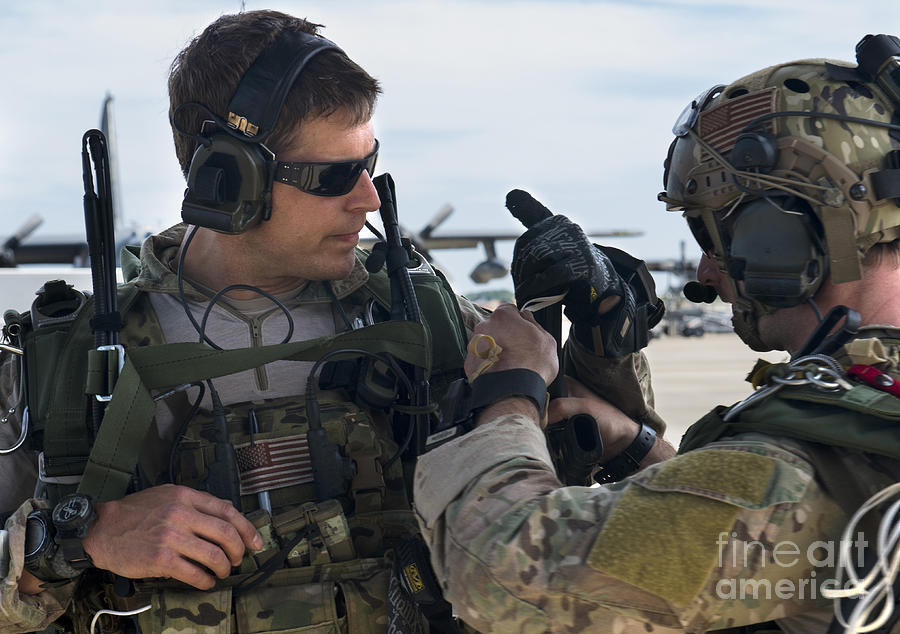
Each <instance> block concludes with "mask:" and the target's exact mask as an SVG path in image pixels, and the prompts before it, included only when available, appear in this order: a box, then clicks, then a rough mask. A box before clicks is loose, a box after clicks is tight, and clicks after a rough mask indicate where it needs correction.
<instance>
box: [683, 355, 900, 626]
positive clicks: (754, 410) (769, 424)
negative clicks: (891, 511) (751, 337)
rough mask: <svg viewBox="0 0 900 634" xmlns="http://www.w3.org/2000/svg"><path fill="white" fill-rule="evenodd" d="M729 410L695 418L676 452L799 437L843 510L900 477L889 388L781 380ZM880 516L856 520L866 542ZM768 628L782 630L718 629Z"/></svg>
mask: <svg viewBox="0 0 900 634" xmlns="http://www.w3.org/2000/svg"><path fill="white" fill-rule="evenodd" d="M787 365H788V364H773V365H769V366H768V367H764V368H762V369H764V370H765V373H766V374H767V376H771V375H773V374H774V375H776V376H777V375H779V374H782V375H783V374H784V373H785V372H786V371H787ZM758 368H760V366H759V365H758ZM751 374H752V373H751ZM738 405H739V404H738ZM732 407H735V406H732ZM730 409H731V407H726V406H721V405H720V406H718V407H716V408H715V409H713V410H712V411H710V412H709V413H708V414H706V415H705V416H704V417H703V418H701V419H700V420H699V421H697V422H696V423H694V424H693V425H692V426H691V427H690V428H689V429H688V430H687V432H686V433H685V435H684V436H683V438H682V442H681V445H680V446H679V448H678V453H679V454H683V453H686V452H688V451H690V450H692V449H697V448H699V447H702V446H704V445H707V444H709V443H711V442H715V441H717V440H720V439H724V438H727V437H730V436H736V435H738V434H745V433H760V434H766V435H769V436H774V437H785V438H791V439H793V440H799V441H802V442H803V447H802V448H803V451H804V453H805V454H806V458H807V459H808V461H809V462H810V463H811V465H812V467H813V469H814V470H815V477H816V479H817V480H818V482H819V485H820V486H821V487H822V488H823V489H824V490H825V491H826V492H827V493H828V495H829V496H830V497H831V498H832V499H833V500H835V501H836V502H837V503H838V505H839V506H840V507H841V508H842V509H844V510H845V511H846V512H847V513H848V514H851V513H852V512H853V511H854V510H855V509H857V508H859V507H860V506H861V505H862V504H863V503H864V502H865V501H866V500H867V499H868V498H869V497H871V496H872V495H874V494H875V493H877V492H878V491H880V490H882V489H884V488H885V487H887V486H890V485H891V484H894V483H895V482H900V435H898V433H897V425H898V424H900V398H898V397H896V396H894V395H892V394H889V393H887V392H884V391H882V390H879V389H876V388H874V387H870V386H869V385H865V384H861V383H854V384H850V386H849V389H846V387H842V388H841V389H823V388H821V387H816V385H815V384H806V385H785V386H783V387H781V388H780V389H778V390H777V391H773V392H772V393H771V394H769V395H768V396H766V397H764V398H761V399H759V400H758V402H756V403H755V404H753V405H752V406H750V407H747V408H745V409H742V410H741V411H740V413H739V414H737V416H734V417H733V418H731V417H729V418H730V419H729V420H727V421H726V420H725V418H726V417H727V415H728V411H729V410H730ZM879 517H880V513H870V514H869V515H867V516H866V517H865V518H863V520H862V521H861V522H860V530H861V532H862V533H863V535H865V539H866V540H867V541H868V543H870V544H874V543H876V539H875V535H877V530H878V522H879ZM896 618H898V617H897V616H895V617H893V619H896ZM767 627H768V628H771V629H767ZM767 631H772V632H777V631H780V630H779V629H778V627H777V625H775V624H774V623H767V624H758V625H755V626H750V627H743V628H734V629H727V630H722V632H726V633H727V634H744V633H748V632H767ZM829 631H831V630H829ZM835 631H837V630H835ZM886 631H888V629H887V628H886V629H879V630H878V632H886Z"/></svg>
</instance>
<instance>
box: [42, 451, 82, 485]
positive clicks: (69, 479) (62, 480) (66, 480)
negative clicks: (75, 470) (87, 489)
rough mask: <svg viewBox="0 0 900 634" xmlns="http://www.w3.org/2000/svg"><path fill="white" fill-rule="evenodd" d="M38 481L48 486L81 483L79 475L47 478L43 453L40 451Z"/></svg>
mask: <svg viewBox="0 0 900 634" xmlns="http://www.w3.org/2000/svg"><path fill="white" fill-rule="evenodd" d="M38 480H40V481H41V482H45V483H48V484H78V483H80V482H81V475H80V474H79V475H72V476H48V475H47V469H46V466H45V465H44V452H43V451H42V452H41V453H39V454H38Z"/></svg>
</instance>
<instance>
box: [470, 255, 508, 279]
mask: <svg viewBox="0 0 900 634" xmlns="http://www.w3.org/2000/svg"><path fill="white" fill-rule="evenodd" d="M507 273H509V267H508V266H506V264H504V263H503V261H502V260H500V259H498V258H488V259H487V260H485V261H484V262H482V263H481V264H479V265H478V266H476V267H475V268H474V269H472V272H471V273H470V274H469V277H471V278H472V281H473V282H475V283H476V284H487V283H488V282H490V281H491V280H495V279H497V278H498V277H503V276H504V275H506V274H507Z"/></svg>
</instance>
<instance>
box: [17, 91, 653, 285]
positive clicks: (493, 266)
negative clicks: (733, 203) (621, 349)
mask: <svg viewBox="0 0 900 634" xmlns="http://www.w3.org/2000/svg"><path fill="white" fill-rule="evenodd" d="M112 102H113V98H112V96H111V95H110V94H109V93H107V95H106V97H105V98H104V100H103V107H102V110H101V114H100V126H99V127H100V131H101V132H103V134H104V135H105V136H106V139H107V147H108V150H109V164H110V180H111V185H110V190H111V194H112V197H113V215H114V226H115V233H116V246H117V248H116V253H117V254H118V251H119V249H120V248H121V247H122V246H124V245H126V244H140V243H141V242H142V241H143V239H144V238H146V237H147V236H148V235H150V234H151V233H152V232H151V231H150V230H149V229H148V228H147V227H137V226H125V223H123V220H122V218H123V216H122V205H121V204H120V198H119V174H118V164H117V160H116V159H117V152H116V133H115V125H114V119H113V111H112ZM452 213H453V207H452V206H451V205H450V204H445V205H443V206H442V207H441V208H440V209H438V211H437V213H435V215H434V216H433V217H432V218H431V220H430V221H429V222H428V223H427V224H426V225H425V226H424V227H423V228H422V229H421V230H419V231H413V230H410V229H409V228H407V227H404V226H403V225H400V233H401V235H403V236H404V237H406V238H409V240H410V242H411V243H412V245H413V246H414V247H415V249H416V250H417V251H418V252H419V253H421V254H422V255H424V256H425V258H426V259H428V260H429V261H430V262H433V261H434V260H435V258H434V254H433V252H434V251H436V250H439V249H473V248H478V247H479V245H481V246H482V247H483V248H484V254H485V259H484V261H482V262H480V263H479V264H478V265H476V266H475V268H474V269H473V270H472V272H471V273H470V275H469V276H470V277H471V279H472V281H474V282H475V283H477V284H485V283H487V282H489V281H490V280H493V279H497V278H501V277H503V276H505V275H507V274H508V273H509V267H508V265H507V264H506V263H505V262H504V261H502V260H501V259H500V258H499V257H497V251H496V248H495V243H496V242H497V241H500V240H515V239H516V238H518V237H519V235H520V233H521V232H519V233H513V232H509V233H505V232H490V231H480V232H465V233H459V232H457V233H448V234H444V235H435V233H434V231H435V229H437V228H438V227H439V226H440V225H441V224H442V223H443V222H444V221H445V220H447V218H449V217H450V215H451V214H452ZM42 222H43V220H42V218H41V217H40V216H39V215H34V216H32V217H30V218H28V219H27V220H26V221H25V223H24V224H23V225H22V226H21V227H20V228H19V230H18V231H16V233H15V234H13V235H12V236H11V237H9V238H8V239H7V240H6V241H5V242H4V243H3V245H2V246H0V267H14V266H17V265H20V264H50V265H68V266H73V267H79V268H83V267H87V266H89V261H88V245H87V241H86V240H85V238H84V237H83V236H72V235H68V236H47V237H44V236H42V237H41V238H40V239H30V237H31V234H32V233H33V232H34V230H35V229H37V227H38V226H39V225H40V224H41V223H42ZM585 233H586V234H587V235H588V236H590V237H596V238H622V237H633V236H640V235H643V232H641V231H628V230H621V231H585ZM374 243H375V238H361V239H360V246H361V247H363V248H371V247H372V245H373V244H374ZM442 268H443V267H442Z"/></svg>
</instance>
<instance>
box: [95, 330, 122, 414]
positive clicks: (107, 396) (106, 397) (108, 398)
mask: <svg viewBox="0 0 900 634" xmlns="http://www.w3.org/2000/svg"><path fill="white" fill-rule="evenodd" d="M97 350H98V351H101V352H106V351H108V350H116V351H117V352H118V353H119V371H118V373H117V375H116V378H118V377H119V376H121V375H122V368H124V367H125V348H124V346H122V344H120V343H117V344H113V345H111V346H97ZM107 387H108V388H109V394H95V395H94V398H95V399H97V400H98V401H100V402H101V403H107V402H109V401H111V400H112V393H113V386H112V385H108V386H107Z"/></svg>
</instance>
